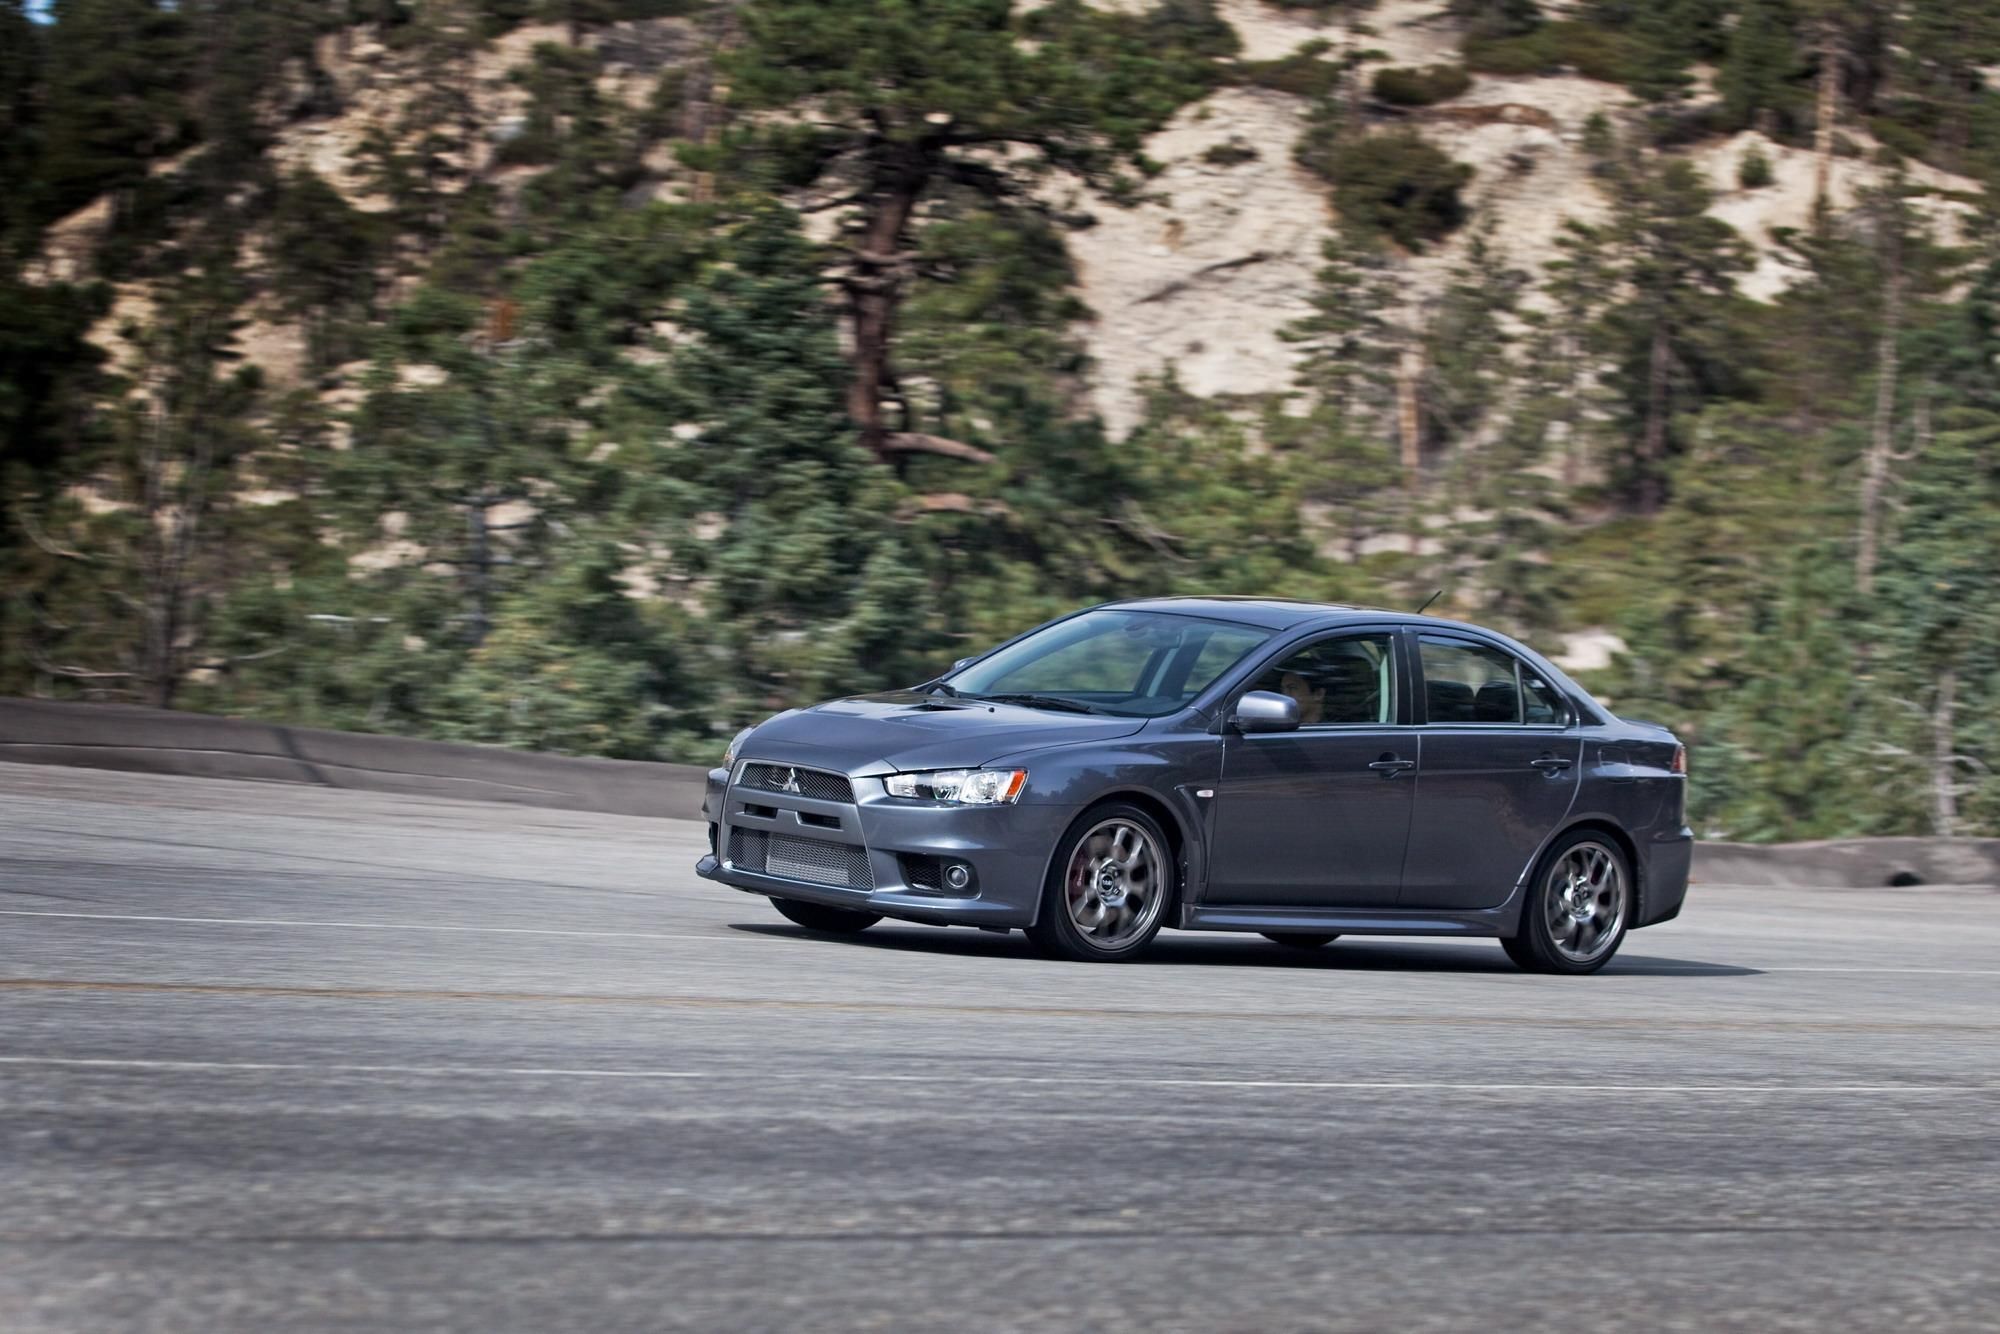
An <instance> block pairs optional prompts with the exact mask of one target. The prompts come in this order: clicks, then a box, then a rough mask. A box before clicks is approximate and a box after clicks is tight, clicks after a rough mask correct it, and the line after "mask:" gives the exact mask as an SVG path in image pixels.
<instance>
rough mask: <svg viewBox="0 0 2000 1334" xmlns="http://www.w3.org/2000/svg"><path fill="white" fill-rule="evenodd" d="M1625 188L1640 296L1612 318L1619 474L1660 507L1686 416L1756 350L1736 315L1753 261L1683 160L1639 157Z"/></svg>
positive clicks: (1622, 199) (1624, 232)
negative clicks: (1622, 434)
mask: <svg viewBox="0 0 2000 1334" xmlns="http://www.w3.org/2000/svg"><path fill="white" fill-rule="evenodd" d="M1616 193H1617V199H1618V203H1617V207H1618V213H1617V218H1616V221H1615V223H1614V224H1613V231H1612V235H1613V237H1614V238H1615V245H1616V250H1617V254H1618V259H1619V266H1618V276H1619V277H1620V279H1622V281H1623V284H1624V285H1625V287H1626V288H1627V289H1628V290H1629V292H1630V295H1629V296H1628V297H1627V298H1626V299H1625V300H1624V301H1622V302H1620V303H1619V304H1618V305H1617V306H1615V307H1613V308H1612V309H1611V310H1610V311H1609V312H1608V314H1607V324H1608V332H1609V334H1610V336H1611V338H1612V339H1613V341H1614V345H1615V348H1616V352H1617V355H1618V359H1619V368H1618V373H1617V375H1616V377H1615V381H1614V383H1615V386H1616V387H1617V389H1618V390H1619V393H1620V397H1621V398H1622V400H1623V405H1624V415H1625V419H1626V430H1627V432H1628V436H1629V439H1630V442H1631V444H1630V449H1629V452H1627V453H1626V454H1625V455H1624V456H1623V457H1622V458H1620V459H1618V460H1616V461H1615V463H1616V468H1615V471H1616V472H1617V473H1618V474H1619V475H1620V480H1621V482H1622V484H1623V488H1624V490H1625V492H1626V494H1627V496H1628V497H1629V498H1630V500H1631V503H1632V504H1633V506H1634V507H1635V508H1636V509H1637V510H1638V511H1639V512H1640V513H1642V514H1651V513H1654V512H1656V511H1658V510H1659V508H1660V506H1661V503H1662V502H1663V501H1664V499H1665V497H1666V465H1667V462H1668V460H1669V459H1670V458H1671V457H1672V456H1673V455H1674V454H1675V453H1676V452H1677V450H1678V449H1679V446H1680V432H1679V425H1678V423H1679V421H1680V420H1681V419H1682V418H1683V417H1685V416H1686V415H1688V414H1689V413H1692V412H1694V411H1696V410H1698V409H1699V407H1700V405H1701V404H1702V402H1703V401H1704V400H1706V399H1709V398H1712V397H1717V396H1720V395H1721V394H1722V393H1723V391H1724V390H1726V389H1727V388H1729V387H1730V385H1731V384H1732V382H1734V381H1735V380H1737V379H1738V378H1739V377H1740V376H1741V375H1742V372H1743V366H1744V363H1745V362H1746V361H1747V357H1746V356H1745V351H1746V349H1744V348H1743V347H1742V346H1741V345H1740V342H1739V341H1738V339H1737V338H1736V332H1737V331H1736V328H1735V326H1734V325H1733V324H1732V321H1731V319H1730V316H1731V313H1732V310H1733V308H1734V307H1735V305H1736V303H1737V302H1738V300H1739V298H1738V297H1737V296H1736V294H1735V277H1736V275H1737V274H1738V273H1739V272H1741V271H1743V270H1744V269H1745V268H1747V267H1748V266H1749V259H1748V256H1747V254H1746V252H1745V249H1744V247H1743V243H1742V242H1741V241H1740V240H1739V239H1738V238H1737V236H1736V234H1735V233H1734V232H1733V231H1732V230H1731V229H1730V228H1729V226H1728V224H1727V223H1724V222H1721V221H1719V220H1717V219H1715V218H1712V217H1709V216H1708V215H1707V209H1708V204H1709V198H1710V196H1709V190H1708V187H1707V186H1706V185H1705V184H1704V183H1703V180H1702V177H1701V175H1700V173H1699V172H1698V171H1697V170H1696V169H1695V168H1694V166H1693V165H1692V164H1691V163H1689V162H1687V161H1685V160H1683V159H1679V158H1669V159H1648V158H1644V157H1640V156H1636V155H1634V156H1629V157H1628V158H1627V159H1626V161H1625V163H1624V165H1623V167H1622V169H1621V171H1620V173H1619V176H1618V178H1617V188H1616Z"/></svg>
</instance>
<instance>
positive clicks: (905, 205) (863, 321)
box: [845, 170, 924, 461]
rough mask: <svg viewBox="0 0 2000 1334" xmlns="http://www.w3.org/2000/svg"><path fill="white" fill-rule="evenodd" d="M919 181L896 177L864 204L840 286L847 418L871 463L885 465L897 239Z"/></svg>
mask: <svg viewBox="0 0 2000 1334" xmlns="http://www.w3.org/2000/svg"><path fill="white" fill-rule="evenodd" d="M923 186H924V175H923V174H922V173H921V172H918V171H909V170H905V171H901V172H898V173H896V174H895V175H894V176H893V177H892V178H891V179H890V180H889V181H888V182H887V183H885V184H883V185H882V186H880V187H878V188H877V190H876V191H875V192H874V194H873V195H872V196H871V197H870V198H869V200H868V204H867V208H866V212H865V214H864V217H865V219H866V225H865V227H864V229H863V234H862V242H861V247H860V249H859V250H858V251H857V252H856V255H855V261H854V273H853V274H852V276H850V277H849V278H848V279H847V280H846V283H845V286H846V288H847V294H848V310H849V317H850V319H851V321H852V324H853V329H852V332H853V337H854V347H853V351H852V353H851V355H852V357H853V366H854V376H853V379H852V380H851V381H849V383H848V389H847V415H848V417H849V418H851V419H852V420H853V422H854V424H855V426H856V427H857V428H859V430H860V432H861V442H862V443H863V444H864V445H866V446H867V447H868V448H869V450H870V451H871V452H873V453H874V455H875V457H876V458H878V459H881V460H884V461H887V460H888V459H889V458H890V456H891V451H890V450H889V449H888V448H887V444H888V437H889V428H888V425H887V424H886V423H885V422H884V420H883V416H882V399H883V396H884V394H885V392H886V391H887V390H888V388H889V386H890V385H891V384H892V383H893V381H894V376H893V375H892V374H891V372H890V368H889V354H890V350H891V343H892V341H893V340H894V337H895V329H896V312H897V309H898V307H899V306H901V304H902V300H903V284H902V273H901V270H902V268H903V262H904V261H903V258H902V249H903V239H904V233H905V232H906V231H907V230H908V228H909V224H910V216H911V214H913V213H914V212H915V211H916V207H917V196H918V195H919V194H920V193H921V192H922V190H923Z"/></svg>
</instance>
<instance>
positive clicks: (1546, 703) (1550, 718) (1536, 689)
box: [1516, 663, 1569, 724]
mask: <svg viewBox="0 0 2000 1334" xmlns="http://www.w3.org/2000/svg"><path fill="white" fill-rule="evenodd" d="M1516 670H1517V671H1519V672H1520V673H1521V704H1522V706H1523V707H1524V709H1525V711H1526V721H1528V722H1531V723H1544V724H1547V723H1566V722H1568V721H1569V701H1567V700H1565V699H1564V698H1563V695H1562V691H1560V690H1558V689H1556V685H1555V682H1553V681H1544V680H1543V679H1542V678H1541V676H1540V675H1539V674H1537V673H1536V671H1535V669H1534V668H1532V667H1530V666H1528V665H1527V664H1526V663H1519V664H1517V665H1516Z"/></svg>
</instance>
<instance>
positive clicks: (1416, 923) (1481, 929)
mask: <svg viewBox="0 0 2000 1334" xmlns="http://www.w3.org/2000/svg"><path fill="white" fill-rule="evenodd" d="M1520 916H1521V904H1520V895H1519V893H1518V892H1517V893H1515V894H1513V895H1510V896H1509V897H1508V899H1507V901H1506V902H1505V903H1503V904H1501V905H1499V906H1498V907H1496V908H1480V909H1470V910H1466V911H1463V912H1452V911H1424V910H1419V909H1411V910H1409V911H1396V910H1390V909H1377V910H1373V911H1366V912H1364V911H1360V910H1354V909H1350V910H1347V911H1344V912H1343V911H1340V910H1338V909H1328V910H1326V911H1306V912H1301V911H1300V910H1298V909H1297V908H1248V907H1239V906H1237V905H1235V904H1231V905H1229V906H1227V907H1221V906H1215V905H1209V906H1204V905H1202V904H1198V903H1197V904H1193V905H1191V906H1189V907H1188V908H1187V909H1186V910H1185V911H1183V912H1182V913H1181V915H1180V917H1181V920H1180V923H1179V926H1180V928H1181V929H1182V930H1183V931H1257V932H1264V931H1273V932H1285V931H1297V932H1301V933H1307V934H1319V933H1326V932H1331V933H1333V934H1335V935H1341V936H1511V935H1513V934H1514V932H1515V930H1516V928H1517V927H1518V925H1519V922H1520Z"/></svg>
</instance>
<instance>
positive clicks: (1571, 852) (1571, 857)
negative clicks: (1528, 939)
mask: <svg viewBox="0 0 2000 1334" xmlns="http://www.w3.org/2000/svg"><path fill="white" fill-rule="evenodd" d="M1629 898H1630V892H1629V890H1628V889H1627V887H1626V884H1625V871H1624V868H1623V866H1622V864H1621V863H1620V861H1619V859H1618V856H1617V854H1615V853H1614V852H1612V850H1611V849H1610V848H1607V847H1605V846H1604V845H1603V844H1602V843H1594V842H1583V843H1578V844H1576V845H1574V846H1572V847H1571V848H1569V849H1568V850H1566V851H1565V852H1564V853H1563V855H1562V856H1561V857H1559V858H1558V859H1557V860H1556V863H1555V865H1553V866H1551V867H1550V868H1549V874H1548V879H1547V880H1546V881H1545V882H1544V884H1543V886H1542V911H1543V913H1544V915H1545V917H1544V920H1545V921H1546V922H1547V924H1548V928H1549V940H1550V941H1551V942H1552V943H1553V944H1554V945H1555V947H1556V952H1557V953H1558V954H1560V955H1562V957H1563V958H1565V959H1567V960H1569V961H1570V962H1571V963H1593V962H1595V961H1596V960H1597V958H1598V957H1599V956H1600V955H1603V954H1605V953H1606V952H1608V951H1609V950H1610V949H1611V948H1612V947H1613V946H1615V945H1616V944H1617V943H1618V933H1619V931H1620V929H1621V928H1622V927H1623V926H1624V925H1625V912H1626V905H1627V902H1628V900H1629Z"/></svg>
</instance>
